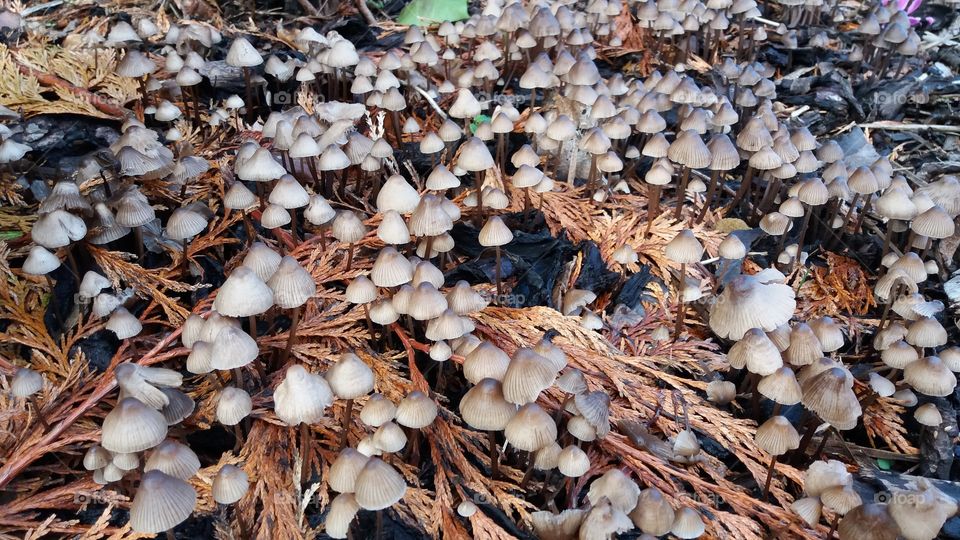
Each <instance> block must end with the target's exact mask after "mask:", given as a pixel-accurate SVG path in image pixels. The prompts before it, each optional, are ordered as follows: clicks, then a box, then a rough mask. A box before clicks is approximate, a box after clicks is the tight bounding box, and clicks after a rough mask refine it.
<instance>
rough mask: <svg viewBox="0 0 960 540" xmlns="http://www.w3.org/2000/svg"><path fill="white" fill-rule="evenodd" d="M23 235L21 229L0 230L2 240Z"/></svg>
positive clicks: (14, 238) (13, 238)
mask: <svg viewBox="0 0 960 540" xmlns="http://www.w3.org/2000/svg"><path fill="white" fill-rule="evenodd" d="M21 236H23V233H22V232H20V231H0V240H16V239H17V238H20V237H21Z"/></svg>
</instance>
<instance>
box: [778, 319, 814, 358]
mask: <svg viewBox="0 0 960 540" xmlns="http://www.w3.org/2000/svg"><path fill="white" fill-rule="evenodd" d="M784 357H785V358H786V359H787V361H788V362H790V364H791V365H793V366H808V365H810V364H812V363H814V362H816V361H817V360H818V359H820V358H821V357H823V346H822V345H821V344H820V340H819V339H817V334H815V333H814V332H813V329H812V328H810V325H808V324H807V323H803V322H801V323H797V325H796V326H794V327H793V330H791V331H790V345H789V346H788V347H787V350H786V351H784Z"/></svg>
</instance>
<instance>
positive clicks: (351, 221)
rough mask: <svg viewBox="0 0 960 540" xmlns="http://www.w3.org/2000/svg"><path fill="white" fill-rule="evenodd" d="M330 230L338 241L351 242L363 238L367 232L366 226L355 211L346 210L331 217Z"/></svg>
mask: <svg viewBox="0 0 960 540" xmlns="http://www.w3.org/2000/svg"><path fill="white" fill-rule="evenodd" d="M331 232H332V233H333V237H334V238H336V239H337V240H338V241H340V242H343V243H346V244H352V243H354V242H359V241H360V240H363V237H364V236H366V234H367V228H366V226H364V224H363V222H362V221H361V220H360V218H359V217H357V215H356V214H355V213H353V212H352V211H349V210H347V211H343V212H340V213H338V214H337V217H336V218H334V219H333V226H332V227H331Z"/></svg>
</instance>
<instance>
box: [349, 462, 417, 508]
mask: <svg viewBox="0 0 960 540" xmlns="http://www.w3.org/2000/svg"><path fill="white" fill-rule="evenodd" d="M406 491H407V483H406V482H404V480H403V477H402V476H400V473H398V472H397V471H396V470H395V469H394V468H393V467H391V466H390V465H388V464H386V463H384V462H383V461H382V460H380V459H378V458H370V459H369V460H368V461H367V464H366V465H364V467H363V469H362V470H361V471H360V474H358V475H357V480H356V491H355V493H354V496H355V497H356V499H357V504H359V505H360V507H361V508H363V509H364V510H383V509H384V508H389V507H390V506H392V505H393V504H395V503H397V502H399V501H400V499H402V498H403V495H404V493H406Z"/></svg>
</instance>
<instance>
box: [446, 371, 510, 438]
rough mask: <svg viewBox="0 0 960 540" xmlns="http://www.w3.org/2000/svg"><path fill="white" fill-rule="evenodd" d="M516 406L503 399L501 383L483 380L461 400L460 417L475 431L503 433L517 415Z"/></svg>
mask: <svg viewBox="0 0 960 540" xmlns="http://www.w3.org/2000/svg"><path fill="white" fill-rule="evenodd" d="M516 412H517V407H516V405H514V404H512V403H510V402H508V401H507V400H506V399H504V398H503V390H502V387H501V386H500V382H499V381H497V380H494V379H482V380H480V381H479V382H478V383H477V384H476V386H474V387H472V388H471V389H470V390H468V391H467V393H466V394H464V396H463V398H461V400H460V415H461V416H462V417H463V421H464V422H466V423H467V425H468V426H470V427H472V428H473V429H477V430H480V431H501V430H503V429H506V427H507V423H508V422H509V421H510V419H511V418H513V416H514V415H515V414H516Z"/></svg>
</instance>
